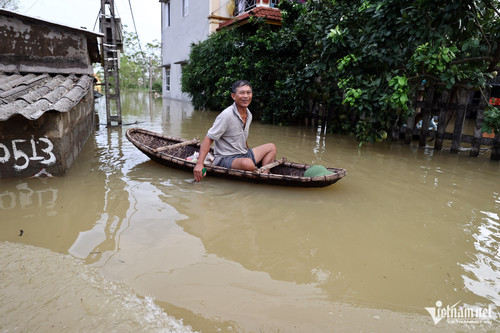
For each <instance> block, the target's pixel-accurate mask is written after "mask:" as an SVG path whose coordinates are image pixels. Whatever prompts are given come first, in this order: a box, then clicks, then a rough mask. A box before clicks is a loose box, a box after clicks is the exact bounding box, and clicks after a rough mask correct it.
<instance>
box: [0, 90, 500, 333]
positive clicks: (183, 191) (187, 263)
mask: <svg viewBox="0 0 500 333" xmlns="http://www.w3.org/2000/svg"><path fill="white" fill-rule="evenodd" d="M96 108H97V109H98V111H99V115H100V122H101V124H100V125H99V126H98V127H97V128H96V130H95V133H94V134H93V135H91V137H90V138H89V140H88V141H87V143H86V145H85V147H84V149H83V151H82V152H81V154H80V155H79V156H78V158H77V160H76V162H75V164H74V165H73V166H72V168H71V169H70V171H69V172H68V174H67V175H66V176H64V177H55V178H40V179H38V178H34V179H0V221H1V222H0V225H1V232H0V286H1V289H0V311H2V313H4V314H5V313H6V314H7V315H4V316H2V318H1V319H0V331H2V332H11V331H72V329H73V330H75V331H88V330H92V331H101V332H109V331H121V332H123V331H138V330H144V331H162V332H163V331H165V332H168V331H169V330H173V331H179V332H184V331H187V332H189V331H190V328H189V327H184V326H183V325H186V326H190V327H191V329H192V330H194V331H202V332H332V331H342V332H360V331H373V332H388V331H417V332H421V331H457V330H491V331H494V330H496V329H497V327H498V326H499V325H498V324H499V318H498V313H499V309H500V259H499V258H500V245H499V242H500V217H499V212H500V187H499V181H498V179H499V177H500V164H499V163H498V162H492V161H490V160H489V155H488V154H485V155H484V156H480V157H479V158H470V157H469V156H468V153H460V154H459V155H453V154H450V153H449V152H446V151H442V152H435V151H434V150H432V149H419V148H417V147H416V144H417V143H416V142H415V143H414V144H412V146H411V147H408V146H406V145H404V144H401V143H399V144H398V143H391V142H384V143H381V144H377V145H371V144H366V145H363V146H362V147H361V148H358V143H357V142H356V141H355V140H354V138H353V137H348V136H336V135H331V134H326V135H324V134H322V133H321V130H316V129H314V128H305V127H279V126H271V125H262V124H259V123H257V122H254V123H253V124H252V127H251V129H250V137H249V144H250V146H255V145H259V144H262V143H266V142H274V143H275V144H276V145H277V147H278V155H277V157H278V158H279V157H281V156H286V157H287V159H288V160H290V161H296V162H301V163H308V164H322V165H325V166H333V167H342V168H346V169H347V172H348V174H347V176H346V177H345V178H343V179H341V180H340V181H339V182H337V183H336V184H334V185H332V186H330V187H326V188H320V189H301V188H287V187H279V186H268V185H256V184H250V183H245V182H237V181H231V180H225V179H220V178H215V177H210V174H209V175H208V176H207V177H206V178H205V179H204V180H203V182H201V183H193V182H192V174H190V173H187V172H183V171H179V170H174V169H170V168H167V167H165V166H162V165H159V164H157V163H155V162H152V161H150V160H149V159H148V158H147V157H146V156H145V155H143V154H142V153H141V152H140V151H139V150H137V149H136V148H135V147H133V146H132V144H131V143H130V142H129V141H128V140H127V139H126V137H125V131H126V130H127V129H128V128H131V127H140V128H145V129H148V130H152V131H156V132H163V133H165V134H167V135H170V136H175V137H182V138H184V139H192V138H194V137H200V138H203V137H204V135H205V134H206V131H207V129H208V128H209V127H210V125H211V124H212V122H213V120H214V119H215V117H216V115H217V114H216V113H215V112H202V111H194V110H193V109H192V107H191V106H190V105H189V104H186V103H181V102H176V101H169V100H163V101H162V100H161V99H156V100H150V99H149V98H148V95H147V94H135V93H134V94H127V95H125V96H124V97H123V100H122V108H123V110H122V113H123V122H124V125H123V126H121V127H111V128H107V127H106V126H105V124H103V123H105V119H106V117H105V101H104V100H103V99H101V100H99V101H98V103H97V104H96ZM437 302H438V303H437ZM457 302H459V303H458V306H460V307H473V306H475V307H477V308H481V309H485V310H489V312H490V313H491V316H488V317H487V319H488V320H485V321H484V322H481V323H478V324H476V323H472V324H470V323H469V324H464V323H450V322H447V319H450V317H451V316H450V315H448V318H445V319H443V320H442V321H440V322H439V323H437V324H435V323H434V322H433V318H432V317H431V315H430V314H429V312H428V311H427V310H426V309H425V308H426V307H427V308H436V309H437V308H441V305H440V304H442V307H443V308H446V307H447V306H448V305H449V306H450V307H452V306H453V305H454V304H456V303H457ZM483 319H484V318H483ZM180 320H182V323H183V324H181V323H180ZM96 323H97V324H96Z"/></svg>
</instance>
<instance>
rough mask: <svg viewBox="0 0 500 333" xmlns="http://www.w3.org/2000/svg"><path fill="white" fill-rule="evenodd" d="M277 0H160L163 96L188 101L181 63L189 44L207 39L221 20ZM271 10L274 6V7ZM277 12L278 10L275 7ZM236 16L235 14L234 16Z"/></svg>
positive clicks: (233, 18)
mask: <svg viewBox="0 0 500 333" xmlns="http://www.w3.org/2000/svg"><path fill="white" fill-rule="evenodd" d="M278 1H279V0H160V3H161V18H162V28H161V29H162V35H161V42H162V66H163V97H166V98H171V99H175V100H181V101H189V100H190V98H189V96H188V95H187V94H184V93H182V91H181V76H182V66H183V65H184V64H186V63H187V61H188V59H189V53H190V47H191V44H192V43H197V42H200V41H203V40H205V39H207V38H208V36H209V35H210V33H213V32H215V31H216V30H217V28H218V27H219V24H220V23H221V22H225V24H224V25H225V26H227V25H230V24H228V23H232V22H235V21H234V20H235V19H237V20H238V19H239V18H240V17H241V18H243V16H246V18H244V19H243V21H245V19H246V20H247V19H248V12H249V11H250V10H252V9H254V10H255V9H264V8H256V7H265V8H266V9H271V7H274V6H275V4H276V3H277V2H278ZM273 9H274V8H273ZM276 11H278V12H279V10H277V9H276ZM235 15H236V17H235ZM228 21H231V22H228Z"/></svg>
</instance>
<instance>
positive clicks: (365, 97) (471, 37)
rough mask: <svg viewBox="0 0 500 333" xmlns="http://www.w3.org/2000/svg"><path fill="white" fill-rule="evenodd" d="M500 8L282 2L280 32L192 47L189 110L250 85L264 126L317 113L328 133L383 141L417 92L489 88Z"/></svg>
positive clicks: (225, 37)
mask: <svg viewBox="0 0 500 333" xmlns="http://www.w3.org/2000/svg"><path fill="white" fill-rule="evenodd" d="M499 6H500V4H499V2H498V1H494V0H485V1H479V0H463V1H455V0H442V1H433V0H368V1H367V0H354V1H347V0H343V1H341V0H309V1H308V2H307V3H298V2H296V1H282V2H281V3H280V8H281V9H282V13H283V27H282V28H281V29H280V30H273V29H271V28H270V27H269V26H267V25H265V24H262V22H260V21H259V20H256V22H254V24H253V25H252V26H250V27H249V26H248V25H247V26H246V27H245V28H239V29H232V30H229V31H223V32H221V33H217V34H213V35H212V36H211V37H210V38H209V39H208V40H206V41H204V42H201V43H197V44H193V45H192V52H191V57H190V62H189V64H188V65H187V66H186V68H185V70H184V72H183V81H182V84H183V90H184V91H185V92H187V93H189V94H190V95H191V96H193V103H194V105H195V107H197V108H199V107H207V108H214V109H220V108H221V107H222V106H223V105H224V104H225V103H227V101H228V99H227V97H228V92H227V87H229V85H230V82H231V81H233V80H235V79H239V78H246V79H249V80H250V81H251V82H252V83H254V86H255V89H254V92H255V94H254V95H255V98H256V100H255V102H254V103H253V104H252V110H253V111H254V110H256V111H257V112H258V115H259V116H260V118H261V120H263V121H265V122H272V123H292V122H298V121H301V120H302V119H303V118H304V117H305V116H306V115H307V114H309V113H311V112H319V113H323V114H326V115H327V116H328V119H329V129H330V130H331V131H333V132H340V133H354V134H355V135H356V137H357V138H358V139H359V140H360V141H361V142H366V141H370V142H375V141H379V140H381V139H384V138H385V137H386V136H387V131H388V129H390V128H391V127H392V126H393V125H394V124H396V123H397V122H399V123H401V122H402V121H405V120H406V118H407V117H408V116H409V115H410V114H412V113H413V112H414V110H413V105H414V101H415V98H416V96H417V94H418V93H419V92H420V91H421V90H422V89H426V88H428V87H433V88H434V89H436V90H437V91H438V92H439V91H443V90H449V91H454V90H456V89H457V88H458V87H465V86H467V87H473V88H477V89H481V88H483V87H484V86H485V82H486V80H487V79H488V78H489V77H491V76H492V74H491V73H492V72H494V71H495V70H497V69H498V68H497V64H498V62H499V58H500V48H499V38H498V37H499V36H500V21H499V20H498V16H499V14H500V11H499ZM221 97H225V98H221ZM486 116H488V114H486ZM490 118H494V117H493V116H492V117H489V118H488V117H486V119H490Z"/></svg>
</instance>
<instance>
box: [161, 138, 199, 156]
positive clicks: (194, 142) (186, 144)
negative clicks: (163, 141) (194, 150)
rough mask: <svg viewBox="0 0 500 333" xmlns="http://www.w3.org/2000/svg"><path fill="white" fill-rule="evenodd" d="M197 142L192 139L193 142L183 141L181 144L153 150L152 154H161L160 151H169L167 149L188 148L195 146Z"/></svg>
mask: <svg viewBox="0 0 500 333" xmlns="http://www.w3.org/2000/svg"><path fill="white" fill-rule="evenodd" d="M199 142H200V141H199V140H198V139H193V140H190V141H183V142H179V143H175V144H173V145H168V146H163V147H158V148H155V149H153V152H154V153H159V152H162V151H165V150H169V149H174V148H180V147H185V146H189V145H192V144H197V143H199Z"/></svg>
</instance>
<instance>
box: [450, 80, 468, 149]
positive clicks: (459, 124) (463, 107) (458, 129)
mask: <svg viewBox="0 0 500 333" xmlns="http://www.w3.org/2000/svg"><path fill="white" fill-rule="evenodd" d="M468 97H469V90H467V89H461V90H460V92H459V98H458V108H457V119H456V121H455V127H454V129H453V139H452V142H451V150H450V151H451V152H452V153H458V152H459V151H460V144H461V142H462V132H463V129H464V124H465V113H466V112H467V99H468Z"/></svg>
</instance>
